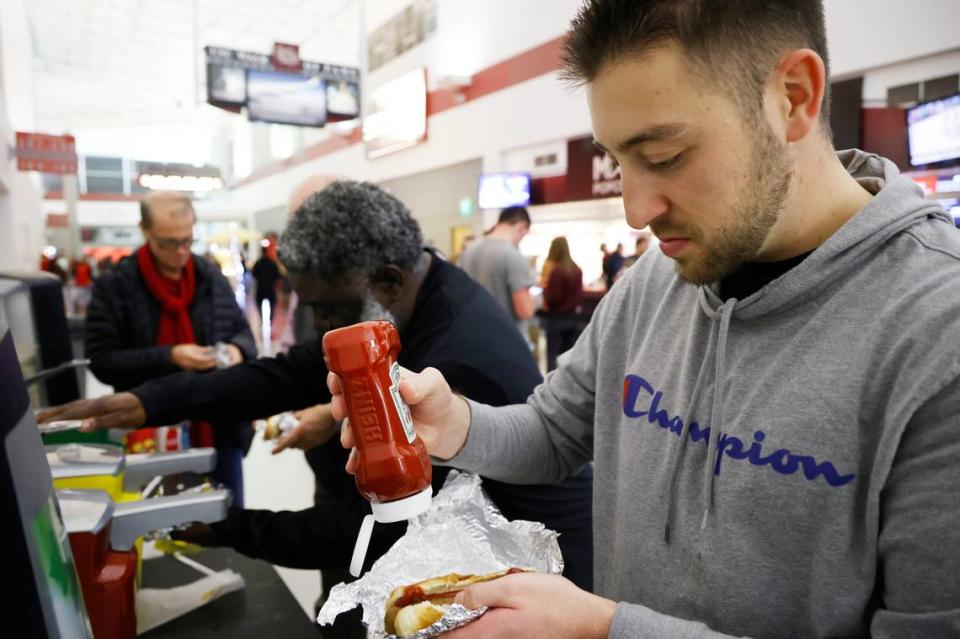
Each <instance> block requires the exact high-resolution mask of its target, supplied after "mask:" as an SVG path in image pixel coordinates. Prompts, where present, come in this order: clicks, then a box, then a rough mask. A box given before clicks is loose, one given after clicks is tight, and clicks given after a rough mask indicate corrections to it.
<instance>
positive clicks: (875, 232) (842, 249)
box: [663, 149, 952, 543]
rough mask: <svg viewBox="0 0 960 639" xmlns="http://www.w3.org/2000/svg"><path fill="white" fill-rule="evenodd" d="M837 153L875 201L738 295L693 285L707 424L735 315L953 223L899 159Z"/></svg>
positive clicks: (752, 312) (788, 297)
mask: <svg viewBox="0 0 960 639" xmlns="http://www.w3.org/2000/svg"><path fill="white" fill-rule="evenodd" d="M837 157H838V158H839V160H840V161H841V162H842V163H843V165H844V167H845V168H846V169H847V171H848V172H849V173H850V175H852V176H853V177H854V178H855V179H856V180H857V182H859V183H860V185H861V186H863V188H864V189H866V190H867V191H869V192H870V193H872V194H873V196H874V197H873V199H872V200H870V202H869V203H868V204H867V205H866V206H865V207H863V208H862V209H861V210H860V211H859V212H858V213H857V214H856V215H854V216H853V217H852V218H851V219H850V220H849V221H847V223H846V224H844V225H843V226H842V227H841V228H840V229H839V230H838V231H837V232H836V233H834V234H833V235H832V236H831V237H830V238H828V239H827V241H826V242H824V243H823V244H822V245H821V246H819V247H818V248H817V249H816V250H814V251H813V252H812V253H811V254H810V255H809V256H808V257H807V258H806V259H805V260H804V261H803V262H801V263H800V264H798V265H797V266H796V267H794V268H793V269H791V270H790V271H788V272H786V273H784V274H783V275H782V276H780V277H779V278H777V279H775V280H774V281H772V282H770V283H768V284H767V285H766V286H764V287H763V288H761V289H760V290H759V291H757V292H755V293H754V294H752V295H750V296H749V297H747V298H745V299H743V300H737V299H735V298H731V299H728V300H726V301H724V300H722V299H720V297H719V295H718V291H719V283H716V284H713V285H711V286H702V287H700V288H699V290H698V301H699V306H700V309H701V310H702V311H703V313H704V314H705V315H706V316H707V317H708V318H709V319H710V334H709V339H708V341H707V351H706V357H704V358H703V360H702V363H701V368H700V372H699V373H698V375H697V382H696V384H695V385H694V388H693V391H692V392H691V395H690V397H689V398H688V401H687V405H689V406H696V405H697V402H698V401H699V399H700V395H701V391H702V388H703V384H704V380H705V378H706V375H705V374H706V373H707V371H708V369H709V368H710V367H711V366H712V367H713V373H714V376H713V379H714V384H713V396H712V397H711V398H710V410H709V413H708V414H709V415H710V423H711V424H723V423H724V422H725V420H724V405H725V398H724V397H723V392H724V388H725V382H726V381H727V374H726V356H727V337H728V334H729V331H730V323H731V322H732V321H733V319H734V318H736V319H755V318H760V317H762V316H764V315H766V314H769V313H773V312H779V311H782V310H784V309H785V308H786V307H788V306H790V305H791V304H792V303H793V302H795V301H802V300H805V299H806V298H807V294H808V293H810V292H811V291H813V290H814V289H816V288H818V287H820V286H821V285H822V284H823V283H825V282H829V281H832V280H834V279H836V278H839V277H841V276H842V275H843V274H844V272H845V271H848V270H850V269H854V268H857V266H858V265H860V264H862V263H863V260H864V258H865V256H866V255H867V254H869V253H871V252H873V251H877V250H880V249H881V247H882V246H883V245H884V243H885V242H887V241H888V240H889V239H890V238H892V237H894V236H895V235H897V234H898V233H900V232H902V231H903V230H904V229H906V228H909V227H910V226H913V225H915V224H917V223H919V222H922V221H926V220H927V219H928V218H931V217H939V218H943V219H944V220H945V221H949V222H952V219H951V218H950V217H949V215H948V214H947V212H946V211H944V210H943V208H941V207H940V206H939V205H937V204H936V203H933V202H929V201H927V200H925V199H924V197H923V191H922V190H921V189H920V187H919V186H918V185H917V184H916V183H915V182H914V181H913V180H911V179H910V178H908V177H906V176H904V175H901V174H900V171H899V169H898V168H897V167H896V165H895V164H893V163H892V162H890V161H889V160H887V159H885V158H882V157H880V156H878V155H873V154H869V153H864V152H863V151H859V150H856V149H851V150H847V151H841V152H839V153H838V155H837ZM688 429H689V425H687V424H685V425H684V428H683V430H682V431H681V435H680V446H679V448H678V449H677V451H676V453H675V459H674V463H673V468H672V470H671V477H670V484H669V491H668V497H667V499H668V503H667V508H666V515H665V521H664V528H663V535H664V541H665V542H666V543H670V526H671V523H672V519H673V516H674V511H675V510H676V499H677V482H678V477H679V469H680V466H681V463H682V462H683V458H684V455H685V453H686V451H687V440H688V439H689V437H688ZM719 438H720V432H719V429H716V428H714V429H713V431H712V432H711V434H710V437H709V439H708V441H707V463H706V464H705V465H704V468H703V495H704V497H703V499H704V507H703V519H702V521H701V524H700V527H701V529H703V528H706V526H707V523H708V519H709V516H710V512H711V511H712V509H713V502H714V499H713V494H714V481H715V477H716V472H715V468H716V466H717V455H718V454H719V452H718V442H719Z"/></svg>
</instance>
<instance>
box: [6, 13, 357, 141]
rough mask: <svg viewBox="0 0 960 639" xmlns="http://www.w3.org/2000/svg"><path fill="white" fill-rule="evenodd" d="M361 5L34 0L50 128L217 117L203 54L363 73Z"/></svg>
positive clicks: (36, 56) (32, 17) (38, 63)
mask: <svg viewBox="0 0 960 639" xmlns="http://www.w3.org/2000/svg"><path fill="white" fill-rule="evenodd" d="M361 2H362V0H28V1H27V2H25V5H26V9H27V13H28V20H29V25H30V30H31V39H32V41H33V62H32V63H33V70H34V82H35V102H36V118H37V119H36V123H37V126H38V128H39V129H41V130H53V131H56V130H72V129H76V128H85V127H86V128H89V127H114V126H118V127H122V126H136V125H143V124H157V123H163V122H178V121H180V122H182V121H186V120H196V119H198V118H209V117H215V114H216V111H215V110H214V109H213V107H209V106H205V105H204V102H205V99H206V96H205V90H204V82H205V78H204V64H203V62H204V60H203V47H204V46H207V45H213V46H222V47H227V48H232V49H244V50H249V51H257V52H261V53H270V52H271V50H272V48H273V43H274V42H278V41H279V42H289V43H293V44H298V45H300V55H301V57H302V58H304V59H306V60H314V61H318V62H328V63H332V64H342V65H347V66H359V64H360V59H361V55H360V33H361V31H362V30H363V28H362V27H361V24H360V22H361V19H362V16H361V12H362V6H361Z"/></svg>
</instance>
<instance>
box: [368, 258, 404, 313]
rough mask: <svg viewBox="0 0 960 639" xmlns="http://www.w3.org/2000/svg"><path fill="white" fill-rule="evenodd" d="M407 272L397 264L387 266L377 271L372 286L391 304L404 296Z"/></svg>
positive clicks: (372, 277)
mask: <svg viewBox="0 0 960 639" xmlns="http://www.w3.org/2000/svg"><path fill="white" fill-rule="evenodd" d="M406 275H407V274H406V272H404V270H403V269H402V268H400V267H399V266H397V265H396V264H385V265H384V266H381V267H380V268H378V269H377V270H376V272H375V273H374V274H373V276H371V278H370V286H371V287H372V288H375V289H376V290H377V291H379V292H380V293H381V294H382V295H383V296H384V297H385V298H386V299H387V301H388V302H389V303H390V304H393V303H394V302H396V301H397V300H398V299H400V298H401V297H402V296H403V290H404V287H405V286H406V281H407V277H406Z"/></svg>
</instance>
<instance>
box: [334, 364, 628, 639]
mask: <svg viewBox="0 0 960 639" xmlns="http://www.w3.org/2000/svg"><path fill="white" fill-rule="evenodd" d="M401 371H402V372H401V377H400V394H401V395H402V396H403V399H404V400H405V401H406V402H407V404H408V405H409V406H410V412H411V415H412V416H413V423H414V426H415V427H416V429H417V434H418V435H419V436H420V438H421V439H422V440H423V442H424V444H425V445H426V447H427V451H428V452H429V453H430V454H431V455H432V456H434V457H436V458H438V459H450V458H452V457H454V456H456V454H457V453H458V452H460V449H461V448H463V445H464V444H465V443H466V441H467V434H468V432H469V430H470V407H469V405H468V404H467V401H466V400H465V399H464V398H463V397H461V396H459V395H457V394H455V393H454V392H453V391H451V390H450V386H449V385H448V384H447V382H446V380H445V379H444V378H443V376H442V375H441V374H440V372H439V371H438V370H436V369H434V368H426V369H424V370H423V372H421V373H413V372H411V371H409V370H406V369H401ZM327 384H328V386H329V387H330V392H331V393H332V394H333V402H332V410H333V416H334V418H335V419H345V418H346V416H347V410H346V404H345V402H344V398H343V393H342V390H341V387H340V378H339V377H338V376H337V375H335V374H333V373H331V374H330V375H329V377H328V378H327ZM340 441H341V443H342V444H343V446H344V447H345V448H351V449H352V448H353V447H354V436H353V432H352V431H351V429H350V426H349V422H344V427H343V430H342V431H341V434H340ZM356 464H357V461H356V451H355V450H354V451H353V452H351V454H350V459H349V460H348V461H347V472H350V473H353V472H354V471H355V469H356ZM456 601H457V603H460V604H462V605H464V606H466V607H467V608H480V607H482V606H487V607H489V608H490V610H489V611H488V612H487V613H486V614H485V615H483V616H482V617H481V618H480V619H478V620H477V621H474V622H473V623H470V624H468V625H466V626H464V627H462V628H459V629H457V630H455V631H453V632H451V633H450V634H449V636H450V637H451V639H473V638H474V637H478V638H479V637H483V638H484V639H487V638H497V637H507V638H511V639H512V638H513V637H557V638H563V637H570V638H573V637H578V638H581V637H582V638H588V639H590V638H593V637H597V638H602V637H607V636H608V635H609V633H610V625H611V623H612V621H613V613H614V609H615V608H616V605H617V604H616V603H615V602H613V601H610V600H608V599H603V598H602V597H598V596H596V595H593V594H591V593H589V592H586V591H584V590H581V589H580V588H577V587H576V586H575V585H573V583H571V582H570V581H569V580H567V579H565V578H563V577H561V576H559V575H543V574H517V575H507V576H506V577H501V578H500V579H496V580H494V581H490V582H485V583H480V584H476V585H473V586H470V587H469V588H466V589H465V590H464V591H463V592H462V593H460V594H459V595H458V596H457V599H456Z"/></svg>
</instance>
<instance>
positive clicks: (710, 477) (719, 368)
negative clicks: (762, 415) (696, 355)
mask: <svg viewBox="0 0 960 639" xmlns="http://www.w3.org/2000/svg"><path fill="white" fill-rule="evenodd" d="M736 303H737V300H736V298H730V299H728V300H727V301H726V302H724V304H723V307H722V308H721V309H720V330H719V331H718V333H717V353H716V356H715V358H714V364H715V367H716V370H715V373H714V374H715V379H714V383H713V409H712V410H711V415H710V439H709V441H708V444H707V465H706V467H705V468H704V469H703V491H704V496H703V498H704V502H705V503H704V507H703V520H702V521H701V522H700V530H703V529H704V528H706V527H707V517H709V515H710V512H711V511H712V510H713V483H714V476H715V475H716V473H715V469H716V467H717V455H718V454H719V452H720V451H719V450H718V447H719V442H720V426H721V424H723V381H724V374H725V372H726V371H725V370H724V369H725V368H726V355H727V335H728V334H729V332H730V319H731V317H732V316H733V306H734V304H736Z"/></svg>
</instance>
